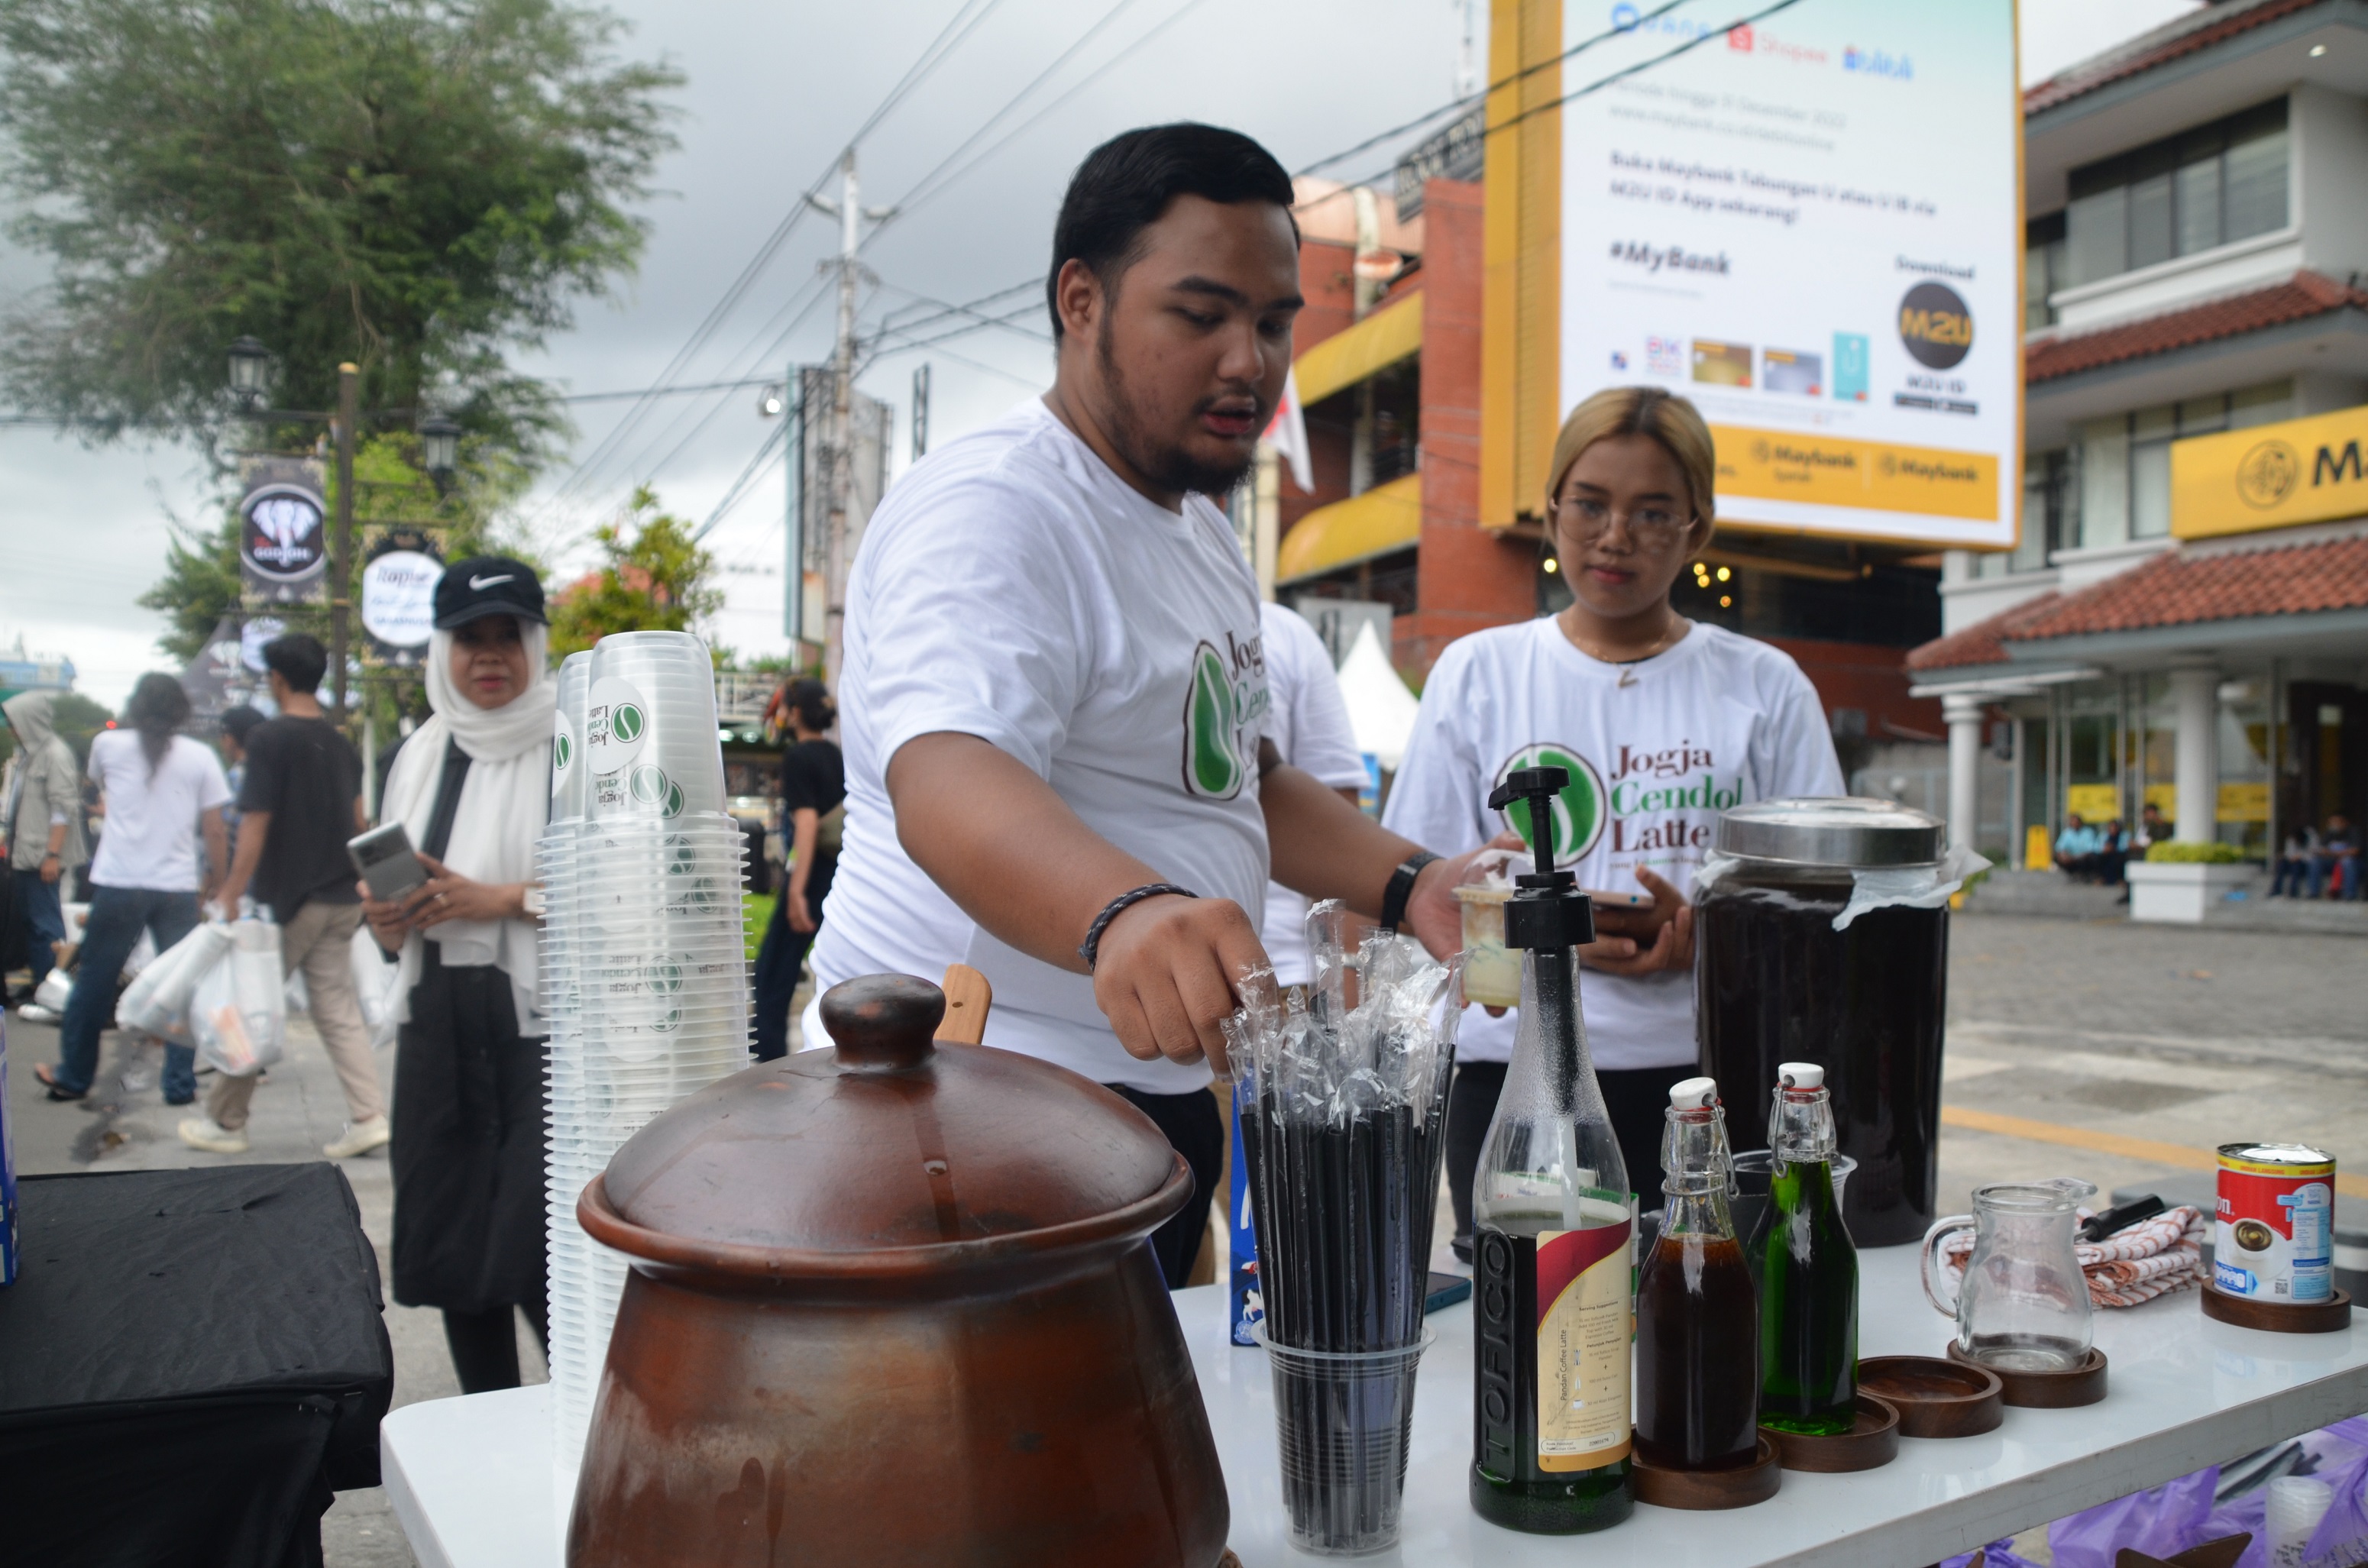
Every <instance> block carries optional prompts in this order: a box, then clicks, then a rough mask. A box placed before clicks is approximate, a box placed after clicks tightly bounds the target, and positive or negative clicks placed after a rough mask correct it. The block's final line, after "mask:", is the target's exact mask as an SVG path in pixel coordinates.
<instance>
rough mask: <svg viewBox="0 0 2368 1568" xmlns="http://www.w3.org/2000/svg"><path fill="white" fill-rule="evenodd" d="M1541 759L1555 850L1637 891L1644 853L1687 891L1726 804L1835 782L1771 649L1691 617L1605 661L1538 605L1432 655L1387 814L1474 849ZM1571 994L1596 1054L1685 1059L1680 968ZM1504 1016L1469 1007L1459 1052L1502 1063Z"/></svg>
mask: <svg viewBox="0 0 2368 1568" xmlns="http://www.w3.org/2000/svg"><path fill="white" fill-rule="evenodd" d="M1541 766H1543V767H1564V768H1567V769H1568V770H1569V772H1570V775H1571V782H1570V787H1569V788H1568V789H1566V790H1564V792H1563V796H1562V800H1561V802H1560V809H1559V810H1558V811H1557V813H1556V817H1555V824H1554V825H1555V833H1556V838H1557V845H1556V850H1555V856H1554V862H1555V864H1556V865H1557V866H1563V867H1567V868H1568V869H1571V870H1574V871H1576V872H1577V874H1578V885H1579V886H1581V887H1583V888H1593V889H1598V890H1600V891H1602V892H1642V891H1643V888H1642V884H1640V883H1639V882H1638V881H1637V880H1636V869H1637V868H1638V867H1640V866H1644V867H1650V868H1651V869H1653V871H1654V872H1655V874H1656V875H1658V876H1660V877H1662V878H1665V879H1666V880H1668V881H1669V882H1671V883H1672V884H1674V885H1675V886H1676V887H1677V888H1678V890H1679V892H1686V893H1691V892H1692V890H1693V879H1694V872H1695V870H1696V869H1697V868H1699V867H1700V866H1701V864H1702V857H1703V855H1704V854H1705V853H1706V852H1707V851H1708V850H1709V849H1710V847H1711V846H1712V843H1713V834H1714V833H1715V832H1716V828H1717V823H1718V816H1719V813H1720V812H1722V811H1725V809H1726V808H1727V807H1729V806H1733V805H1737V804H1740V803H1742V802H1744V801H1760V800H1770V799H1776V798H1780V797H1783V796H1793V795H1839V794H1841V793H1842V792H1843V790H1842V772H1841V763H1840V761H1839V759H1838V758H1837V757H1836V756H1835V755H1834V743H1833V736H1832V733H1830V732H1829V731H1828V730H1827V726H1826V721H1825V714H1824V711H1823V710H1822V709H1821V707H1820V706H1819V704H1818V701H1817V693H1816V688H1815V687H1812V686H1811V685H1810V684H1809V677H1808V676H1804V675H1803V674H1802V673H1801V667H1800V666H1799V665H1796V664H1794V663H1793V661H1792V660H1791V659H1790V658H1789V657H1787V656H1786V655H1785V654H1784V653H1782V652H1780V651H1779V650H1777V649H1775V648H1771V647H1770V646H1769V645H1768V644H1767V643H1765V642H1756V641H1754V640H1752V639H1751V638H1748V637H1741V636H1737V635H1736V633H1734V632H1732V631H1722V630H1721V629H1719V628H1718V627H1715V626H1708V625H1703V624H1702V623H1699V622H1697V623H1696V624H1695V626H1694V628H1693V630H1692V631H1689V632H1688V633H1687V634H1686V637H1685V640H1684V641H1683V642H1679V644H1678V645H1677V646H1676V647H1674V648H1671V649H1670V650H1668V652H1667V653H1661V654H1658V655H1656V657H1654V658H1651V659H1647V660H1645V661H1643V662H1642V663H1639V664H1634V665H1608V664H1604V663H1602V662H1601V661H1600V660H1597V659H1592V658H1589V657H1588V655H1586V654H1585V653H1580V652H1579V651H1578V650H1577V648H1576V647H1574V646H1573V645H1572V643H1571V641H1570V639H1569V638H1567V637H1565V636H1564V635H1563V632H1562V628H1561V627H1560V626H1559V625H1557V624H1556V623H1555V621H1554V619H1551V618H1548V619H1540V620H1532V621H1529V622H1527V623H1525V624H1522V625H1518V626H1500V627H1497V628H1495V629H1494V630H1491V631H1479V632H1474V634H1473V635H1471V636H1469V637H1465V638H1462V639H1460V640H1458V641H1457V642H1453V643H1452V644H1450V645H1449V647H1448V649H1447V652H1446V653H1442V654H1440V658H1439V663H1438V665H1436V666H1434V667H1433V668H1432V670H1431V672H1430V680H1429V683H1428V684H1426V685H1425V686H1424V687H1423V692H1422V711H1421V713H1420V714H1419V715H1418V716H1417V719H1416V721H1415V727H1414V738H1413V739H1412V740H1411V741H1409V742H1408V743H1407V744H1406V760H1405V764H1404V766H1402V767H1400V768H1399V769H1398V773H1397V778H1396V780H1395V783H1394V784H1393V786H1392V788H1391V790H1390V799H1389V804H1388V806H1387V808H1386V809H1385V810H1384V811H1383V817H1382V820H1383V824H1384V825H1386V826H1388V827H1390V828H1392V829H1394V830H1395V831H1396V832H1399V833H1402V834H1404V835H1406V837H1408V838H1411V839H1413V840H1414V841H1415V842H1416V843H1417V844H1420V845H1422V846H1425V847H1427V848H1429V849H1431V850H1433V851H1434V852H1436V853H1438V854H1441V855H1454V854H1460V853H1462V852H1463V851H1464V850H1467V849H1473V848H1476V847H1478V846H1480V845H1482V844H1485V843H1486V842H1487V841H1488V840H1489V839H1490V838H1493V837H1494V836H1496V835H1497V834H1499V833H1501V832H1503V831H1504V830H1505V828H1506V826H1507V825H1508V819H1507V818H1506V817H1505V816H1504V815H1502V814H1500V813H1498V812H1492V811H1490V810H1489V809H1488V796H1489V793H1490V792H1491V791H1492V790H1495V788H1496V787H1497V781H1498V780H1499V779H1501V778H1504V776H1505V775H1506V774H1507V773H1508V772H1509V771H1511V770H1512V769H1514V768H1516V767H1541ZM1522 814H1523V816H1524V817H1525V818H1526V816H1527V812H1526V810H1525V811H1524V812H1523V813H1522ZM1523 836H1524V837H1528V836H1529V835H1528V833H1527V831H1526V828H1525V829H1524V834H1523ZM1532 842H1534V840H1532ZM1579 1005H1580V1010H1581V1012H1582V1013H1583V1014H1584V1015H1585V1017H1586V1020H1587V1035H1588V1049H1589V1051H1591V1053H1592V1054H1593V1057H1594V1061H1595V1064H1596V1065H1597V1066H1599V1067H1606V1068H1622V1067H1668V1066H1675V1065H1678V1064H1679V1063H1682V1062H1691V1061H1693V1060H1694V1059H1695V1051H1694V984H1693V976H1692V974H1691V972H1686V971H1679V972H1677V973H1663V974H1656V975H1651V976H1646V977H1642V978H1631V977H1627V976H1622V975H1611V974H1605V973H1602V972H1601V971H1597V970H1588V971H1585V972H1583V973H1582V974H1581V976H1580V977H1579ZM1517 1019H1518V1010H1517V1009H1516V1010H1508V1011H1507V1013H1506V1014H1505V1016H1504V1017H1501V1018H1491V1017H1488V1016H1487V1014H1486V1012H1484V1011H1482V1010H1481V1009H1480V1008H1478V1007H1473V1008H1470V1009H1467V1010H1466V1012H1465V1014H1464V1017H1463V1030H1462V1033H1461V1034H1460V1036H1459V1037H1458V1041H1457V1045H1456V1054H1457V1056H1458V1057H1459V1058H1460V1059H1462V1060H1463V1061H1466V1062H1505V1061H1508V1060H1510V1059H1511V1056H1512V1050H1513V1031H1514V1027H1515V1024H1516V1022H1517Z"/></svg>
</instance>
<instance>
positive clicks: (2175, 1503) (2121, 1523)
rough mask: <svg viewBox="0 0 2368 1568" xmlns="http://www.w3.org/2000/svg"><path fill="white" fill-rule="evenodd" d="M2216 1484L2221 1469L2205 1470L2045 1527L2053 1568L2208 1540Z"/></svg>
mask: <svg viewBox="0 0 2368 1568" xmlns="http://www.w3.org/2000/svg"><path fill="white" fill-rule="evenodd" d="M2219 1482H2220V1467H2219V1466H2218V1465H2216V1464H2215V1465H2208V1466H2206V1467H2205V1468H2203V1469H2202V1470H2199V1471H2196V1472H2195V1473H2194V1474H2192V1475H2182V1476H2180V1478H2179V1479H2178V1480H2177V1481H2171V1482H2166V1483H2163V1484H2162V1485H2160V1486H2157V1487H2155V1488H2154V1489H2153V1490H2151V1491H2147V1492H2139V1493H2135V1494H2132V1495H2130V1496H2127V1497H2117V1498H2115V1499H2114V1500H2113V1501H2112V1502H2110V1503H2100V1504H2099V1505H2098V1506H2095V1507H2093V1508H2085V1509H2083V1510H2081V1511H2080V1512H2079V1513H2077V1514H2075V1515H2073V1516H2072V1517H2070V1518H2068V1519H2058V1520H2056V1521H2055V1523H2054V1524H2052V1525H2050V1526H2048V1527H2047V1547H2048V1551H2050V1552H2051V1553H2052V1554H2053V1555H2054V1557H2055V1568H2113V1554H2114V1553H2116V1552H2118V1551H2121V1550H2122V1549H2123V1548H2124V1547H2134V1548H2135V1549H2136V1550H2137V1551H2144V1552H2147V1553H2149V1554H2151V1555H2153V1556H2156V1557H2169V1556H2171V1555H2172V1554H2173V1553H2175V1552H2180V1551H2186V1550H2187V1549H2188V1548H2189V1547H2191V1546H2194V1545H2196V1544H2197V1543H2198V1542H2201V1541H2205V1540H2211V1539H2213V1538H2212V1537H2211V1536H2210V1535H2208V1534H2206V1533H2205V1531H2204V1528H2203V1527H2204V1525H2205V1522H2206V1521H2207V1520H2208V1519H2209V1517H2211V1513H2212V1489H2213V1488H2214V1486H2216V1485H2218V1484H2219ZM2329 1517H2333V1516H2331V1515H2330V1516H2329Z"/></svg>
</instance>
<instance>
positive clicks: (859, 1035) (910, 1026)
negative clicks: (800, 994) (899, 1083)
mask: <svg viewBox="0 0 2368 1568" xmlns="http://www.w3.org/2000/svg"><path fill="white" fill-rule="evenodd" d="M945 1016H946V994H945V993H944V992H942V991H940V990H939V989H938V988H937V987H936V986H934V985H932V984H930V983H928V981H926V980H916V979H915V978H914V977H913V976H911V975H909V974H866V975H859V976H858V977H856V978H855V979H853V980H848V981H843V982H841V983H839V984H837V985H834V986H832V987H831V988H830V989H829V990H828V991H825V992H824V993H823V998H822V1025H823V1028H825V1029H827V1030H829V1031H830V1038H831V1042H832V1043H833V1044H835V1045H837V1047H838V1059H839V1061H841V1062H844V1063H846V1064H847V1065H848V1066H849V1067H853V1068H855V1069H856V1070H857V1071H859V1072H866V1073H894V1072H896V1071H898V1070H899V1069H902V1068H906V1067H918V1066H920V1065H921V1064H922V1063H923V1062H927V1061H928V1059H929V1057H930V1054H931V1053H932V1052H934V1051H936V1050H937V1044H936V1035H937V1032H938V1024H939V1020H940V1019H942V1018H944V1017H945Z"/></svg>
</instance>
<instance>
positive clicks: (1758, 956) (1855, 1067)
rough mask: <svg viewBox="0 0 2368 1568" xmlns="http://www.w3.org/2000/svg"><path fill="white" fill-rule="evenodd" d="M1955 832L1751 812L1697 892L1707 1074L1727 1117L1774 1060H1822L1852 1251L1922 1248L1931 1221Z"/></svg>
mask: <svg viewBox="0 0 2368 1568" xmlns="http://www.w3.org/2000/svg"><path fill="white" fill-rule="evenodd" d="M1947 836H1948V833H1947V826H1946V824H1943V823H1942V822H1941V820H1940V819H1939V818H1937V817H1932V816H1928V815H1926V814H1925V813H1924V812H1917V811H1910V810H1908V809H1907V807H1905V806H1898V805H1894V804H1893V803H1892V802H1890V801H1861V800H1848V799H1833V800H1793V801H1756V802H1754V803H1752V804H1749V805H1744V806H1737V807H1736V808H1735V809H1734V810H1732V811H1730V812H1726V813H1725V815H1724V816H1722V817H1721V818H1720V819H1719V824H1718V840H1717V847H1718V851H1719V853H1718V854H1717V855H1714V856H1713V857H1712V858H1711V862H1710V864H1709V865H1708V866H1706V867H1705V868H1704V871H1703V876H1702V878H1700V879H1697V881H1696V883H1695V888H1696V891H1695V894H1694V896H1695V901H1696V904H1697V910H1696V924H1695V931H1696V933H1697V936H1696V943H1697V949H1696V952H1697V956H1696V961H1695V966H1694V985H1695V1015H1696V1018H1697V1027H1698V1028H1699V1029H1700V1042H1701V1065H1702V1073H1703V1074H1705V1075H1707V1076H1709V1077H1712V1078H1715V1079H1717V1080H1718V1082H1719V1085H1720V1087H1721V1089H1722V1091H1723V1092H1724V1094H1725V1098H1726V1100H1727V1102H1728V1103H1729V1104H1732V1105H1766V1104H1768V1103H1770V1099H1771V1098H1772V1096H1774V1094H1775V1091H1776V1070H1777V1067H1778V1065H1779V1064H1780V1063H1782V1062H1793V1061H1801V1060H1808V1061H1813V1062H1822V1063H1824V1065H1825V1068H1826V1085H1827V1088H1828V1089H1829V1090H1830V1091H1831V1092H1832V1096H1833V1111H1834V1121H1835V1131H1836V1133H1837V1136H1838V1138H1839V1145H1840V1152H1841V1153H1844V1154H1847V1155H1849V1156H1850V1158H1851V1159H1853V1160H1855V1161H1857V1162H1858V1169H1857V1171H1856V1173H1855V1174H1854V1175H1852V1176H1851V1177H1850V1181H1849V1183H1848V1184H1847V1186H1846V1187H1845V1189H1844V1193H1843V1214H1844V1216H1845V1218H1846V1219H1847V1220H1848V1221H1849V1224H1850V1234H1851V1236H1852V1237H1853V1238H1854V1239H1855V1240H1856V1241H1857V1243H1858V1244H1859V1245H1861V1246H1892V1245H1896V1244H1901V1243H1907V1242H1913V1241H1916V1240H1918V1239H1919V1238H1920V1237H1921V1236H1922V1235H1923V1234H1924V1232H1925V1230H1926V1229H1927V1228H1928V1227H1929V1226H1930V1224H1931V1223H1932V1220H1933V1216H1934V1208H1935V1197H1936V1189H1937V1187H1938V1184H1939V1176H1940V1173H1939V1157H1940V1121H1941V1020H1942V1016H1943V1013H1944V1010H1945V1005H1946V1001H1947V985H1948V957H1949V911H1948V906H1947V903H1946V898H1945V895H1944V894H1941V893H1939V892H1938V891H1937V890H1939V889H1941V888H1943V887H1945V886H1947V885H1948V884H1947V882H1946V881H1944V880H1943V874H1942V871H1941V866H1942V862H1943V859H1944V858H1945V856H1946V854H1947ZM1854 894H1855V895H1857V899H1856V902H1857V903H1858V904H1859V906H1860V907H1857V908H1853V895H1854ZM1918 901H1921V902H1922V903H1924V904H1927V905H1930V906H1929V907H1919V906H1918ZM1837 921H1839V922H1840V923H1841V924H1840V926H1839V929H1838V928H1837V926H1836V922H1837ZM1736 1131H1737V1142H1741V1139H1742V1136H1743V1131H1744V1130H1743V1129H1741V1128H1738V1129H1737V1130H1736ZM1748 1146H1755V1147H1756V1146H1759V1145H1757V1144H1756V1143H1755V1144H1753V1145H1748Z"/></svg>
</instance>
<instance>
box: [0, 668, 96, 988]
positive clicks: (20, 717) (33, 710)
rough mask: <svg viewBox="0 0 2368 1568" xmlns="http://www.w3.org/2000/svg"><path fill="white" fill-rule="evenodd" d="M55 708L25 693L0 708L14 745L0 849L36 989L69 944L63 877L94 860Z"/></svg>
mask: <svg viewBox="0 0 2368 1568" xmlns="http://www.w3.org/2000/svg"><path fill="white" fill-rule="evenodd" d="M55 705H56V698H55V697H54V696H53V695H52V694H51V693H50V692H46V691H20V692H18V693H17V695H16V696H14V697H12V698H10V699H8V700H7V701H6V702H0V717H5V718H6V720H7V722H8V732H9V733H10V734H12V735H14V736H16V738H17V755H16V756H15V757H13V758H12V759H11V764H12V766H11V767H10V768H9V772H8V796H7V805H6V811H5V812H0V848H5V850H6V855H7V864H8V875H9V877H10V879H11V880H12V881H14V882H15V884H16V892H17V907H18V908H20V909H22V910H23V911H24V912H25V915H24V917H25V923H26V926H28V928H29V930H30V933H31V937H32V940H31V944H30V946H29V947H28V949H27V953H26V957H27V960H28V967H29V968H30V969H31V970H32V971H33V979H34V981H35V982H36V983H39V982H40V978H41V977H42V976H43V975H45V974H47V973H48V972H49V971H50V966H51V963H53V962H54V961H55V960H56V957H57V949H58V945H59V944H60V943H62V942H63V941H64V940H65V939H66V922H65V912H64V910H63V908H62V907H61V906H60V904H59V900H60V899H61V898H62V897H63V896H64V891H65V888H66V878H67V876H68V875H69V874H70V873H72V872H74V871H75V870H77V869H80V868H81V867H83V866H84V865H85V864H86V863H87V862H88V861H89V859H90V850H89V848H88V846H87V845H86V843H85V838H84V835H83V830H82V769H81V768H80V767H77V766H76V765H75V763H74V748H73V747H72V746H69V745H68V744H66V743H65V741H64V739H63V737H61V736H60V735H59V734H58V733H57V730H56V728H55V726H54V725H53V724H52V723H51V717H50V715H51V710H52V709H53V708H54V707H55Z"/></svg>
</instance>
